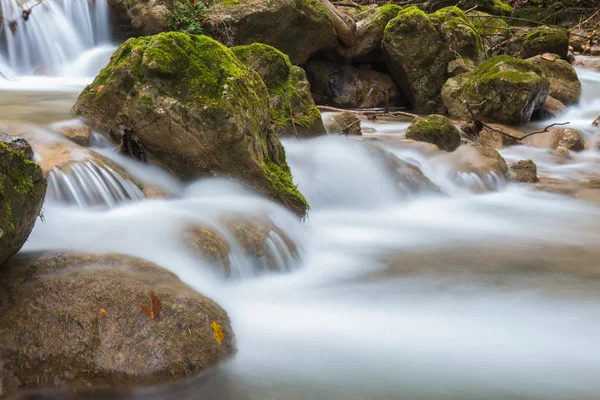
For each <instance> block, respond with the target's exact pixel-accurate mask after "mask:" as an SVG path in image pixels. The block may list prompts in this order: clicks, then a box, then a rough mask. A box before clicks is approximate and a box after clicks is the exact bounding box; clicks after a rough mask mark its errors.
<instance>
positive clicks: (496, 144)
mask: <svg viewBox="0 0 600 400" xmlns="http://www.w3.org/2000/svg"><path fill="white" fill-rule="evenodd" d="M489 125H490V126H491V127H493V128H495V129H498V130H501V131H503V132H506V133H508V134H510V135H512V136H515V137H522V136H524V135H525V133H524V132H523V131H521V130H519V129H516V128H514V127H511V126H506V125H499V124H489ZM479 144H481V145H482V146H485V147H491V148H492V149H503V148H504V147H507V146H514V145H518V144H520V142H519V141H518V140H516V139H512V138H510V137H508V136H506V135H503V134H501V133H500V132H496V131H493V130H491V129H488V128H487V127H484V128H483V129H482V131H481V132H480V133H479Z"/></svg>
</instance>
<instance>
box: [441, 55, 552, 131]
mask: <svg viewBox="0 0 600 400" xmlns="http://www.w3.org/2000/svg"><path fill="white" fill-rule="evenodd" d="M549 91H550V83H549V82H548V80H547V79H546V78H544V77H543V76H542V73H541V71H540V69H539V68H538V67H537V66H535V65H533V64H531V63H528V62H525V61H523V60H520V59H516V58H512V57H510V56H507V55H503V56H496V57H493V58H491V59H489V60H487V61H485V62H484V63H482V64H481V65H479V66H478V67H477V69H476V70H475V71H474V72H473V73H471V74H462V75H458V76H456V77H454V78H450V79H449V80H448V81H447V82H446V84H445V85H444V87H443V89H442V98H443V100H444V104H445V105H446V107H447V108H448V113H449V114H450V116H451V117H452V118H454V119H461V120H467V119H470V118H471V115H470V113H469V110H468V108H467V106H466V104H465V102H466V103H467V104H477V105H479V106H477V107H472V109H473V112H474V114H475V115H476V116H477V118H478V119H481V120H483V121H489V122H497V123H502V124H509V125H512V124H515V125H518V124H524V123H526V122H528V121H529V119H530V118H531V115H532V114H533V112H534V110H536V109H539V108H541V107H543V105H544V102H545V101H546V98H547V97H548V93H549Z"/></svg>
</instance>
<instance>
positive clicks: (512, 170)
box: [508, 160, 539, 183]
mask: <svg viewBox="0 0 600 400" xmlns="http://www.w3.org/2000/svg"><path fill="white" fill-rule="evenodd" d="M508 176H509V179H510V180H511V181H513V182H523V183H536V182H537V181H538V180H539V179H538V177H537V166H536V165H535V163H534V162H533V161H531V160H521V161H518V162H516V163H511V164H508Z"/></svg>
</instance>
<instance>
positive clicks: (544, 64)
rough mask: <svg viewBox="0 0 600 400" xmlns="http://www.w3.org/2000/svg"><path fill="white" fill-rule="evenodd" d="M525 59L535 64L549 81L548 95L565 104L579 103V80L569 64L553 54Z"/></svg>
mask: <svg viewBox="0 0 600 400" xmlns="http://www.w3.org/2000/svg"><path fill="white" fill-rule="evenodd" d="M525 61H528V62H530V63H532V64H535V65H537V66H538V68H539V69H540V70H541V71H542V73H543V74H544V76H545V77H546V78H547V79H548V81H550V96H552V97H553V98H555V99H557V100H558V101H560V102H561V103H563V104H566V105H570V104H577V103H579V99H580V98H581V82H580V81H579V78H578V77H577V72H575V68H573V66H572V65H571V64H569V63H568V62H567V61H564V60H561V59H560V57H559V56H558V55H555V54H544V55H540V56H535V57H532V58H528V59H527V60H525Z"/></svg>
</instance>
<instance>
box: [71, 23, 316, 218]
mask: <svg viewBox="0 0 600 400" xmlns="http://www.w3.org/2000/svg"><path fill="white" fill-rule="evenodd" d="M73 110H74V112H75V113H76V114H78V115H81V116H83V117H85V118H87V120H88V122H89V123H90V124H92V125H93V126H94V127H96V128H97V129H98V130H99V131H101V132H104V133H108V134H109V135H110V136H111V137H112V138H113V139H115V140H116V141H118V142H120V143H121V150H122V152H124V153H125V154H128V155H130V156H133V157H134V158H137V159H139V160H142V161H146V160H150V161H153V162H155V163H157V164H159V165H161V166H163V167H164V168H167V169H169V170H170V171H171V172H173V173H174V174H175V175H177V176H178V177H180V178H183V179H187V180H191V179H197V178H200V177H205V176H215V175H221V176H229V177H232V178H236V179H239V180H240V181H242V182H243V183H244V184H246V185H247V186H248V187H250V188H251V189H253V190H256V191H258V192H260V193H263V194H266V195H268V196H271V197H272V198H274V199H275V200H277V201H279V202H281V203H282V204H284V205H286V206H287V207H289V208H290V209H291V210H293V211H294V212H296V213H297V214H299V215H304V213H305V212H306V209H307V208H308V204H307V203H306V200H305V199H304V196H302V194H301V193H300V192H299V191H298V189H297V187H296V185H294V183H293V181H292V176H291V172H290V170H289V167H288V165H287V163H286V160H285V152H284V150H283V146H282V145H281V143H280V141H279V139H278V137H277V135H276V134H275V132H273V130H272V129H271V118H270V113H271V112H270V108H269V93H268V90H267V87H266V86H265V84H264V82H263V80H262V79H261V77H260V75H259V74H258V73H257V72H255V71H251V70H249V69H248V68H246V66H245V65H244V64H243V63H242V62H241V61H240V60H238V59H237V58H236V57H235V55H234V54H233V53H232V52H231V51H230V50H229V49H227V48H226V47H224V46H223V45H221V44H219V43H218V42H216V41H215V40H213V39H211V38H209V37H207V36H196V35H187V34H183V33H179V32H169V33H162V34H159V35H155V36H150V37H140V38H136V39H129V40H128V41H127V42H125V43H124V44H123V45H121V47H120V48H119V49H118V50H117V52H116V53H115V54H114V55H113V56H112V58H111V61H110V63H109V64H108V66H107V67H106V68H105V69H103V70H102V71H101V72H100V74H99V75H98V76H97V77H96V79H95V80H94V82H92V84H90V85H89V86H88V87H87V88H85V89H84V91H83V92H82V93H81V94H80V95H79V98H78V100H77V102H76V103H75V106H74V108H73Z"/></svg>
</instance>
